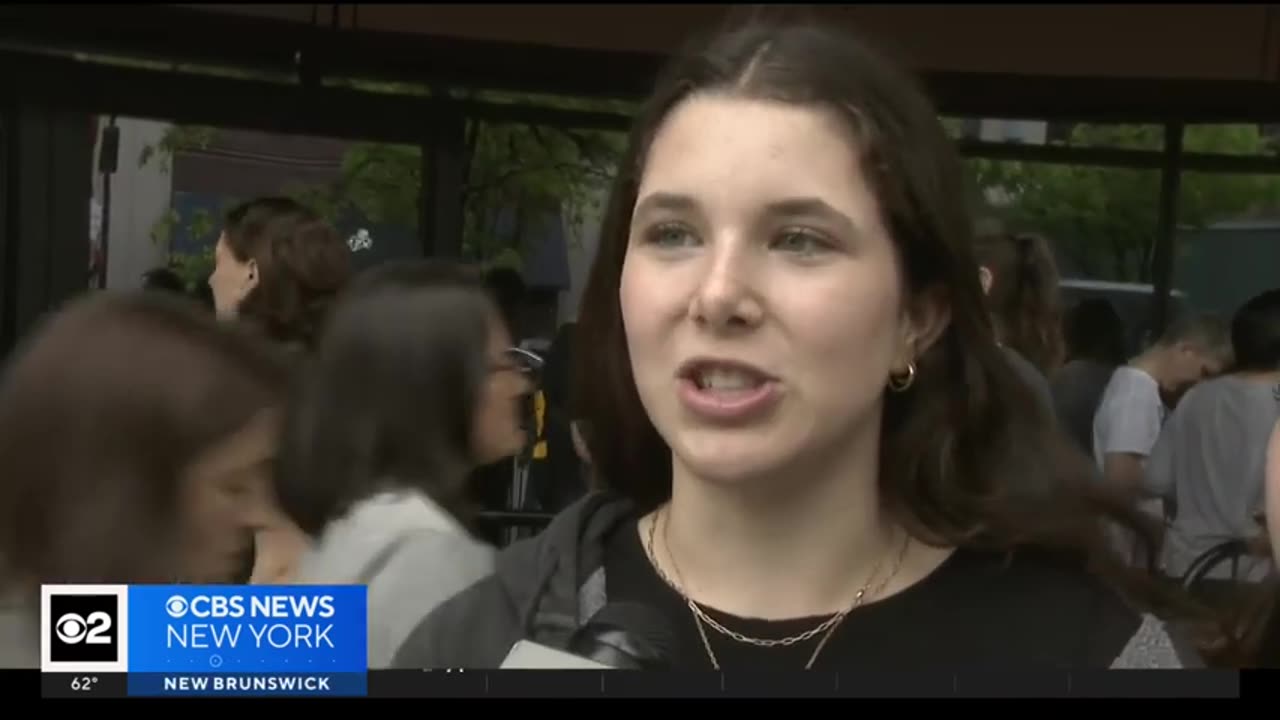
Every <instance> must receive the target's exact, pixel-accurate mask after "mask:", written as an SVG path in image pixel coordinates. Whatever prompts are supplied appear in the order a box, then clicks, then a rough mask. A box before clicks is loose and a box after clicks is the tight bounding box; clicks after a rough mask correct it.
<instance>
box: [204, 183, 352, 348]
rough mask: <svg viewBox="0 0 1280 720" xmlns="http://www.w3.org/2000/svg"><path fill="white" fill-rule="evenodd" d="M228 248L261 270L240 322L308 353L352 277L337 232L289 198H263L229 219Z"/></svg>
mask: <svg viewBox="0 0 1280 720" xmlns="http://www.w3.org/2000/svg"><path fill="white" fill-rule="evenodd" d="M223 237H224V238H225V239H226V244H227V248H228V249H229V250H231V254H232V255H234V256H235V258H236V259H237V260H239V261H240V262H247V261H249V260H253V261H254V262H256V263H257V266H258V284H257V286H255V287H254V288H253V290H251V291H250V292H249V294H248V295H247V296H246V297H245V299H244V301H243V302H242V303H241V304H240V308H239V316H240V318H242V319H244V320H246V321H248V322H249V323H251V324H253V325H256V326H258V327H259V328H260V329H261V330H262V331H263V332H265V333H266V334H267V335H268V336H269V337H271V338H272V339H273V340H276V341H278V342H282V343H287V344H293V345H300V346H304V347H310V346H311V345H312V344H313V343H314V341H315V339H316V337H317V336H318V335H319V332H320V327H321V325H322V324H323V322H324V319H325V317H326V316H327V313H328V310H329V307H330V305H331V304H332V302H333V301H334V299H335V297H336V296H337V294H338V293H339V292H340V291H341V290H342V288H343V287H344V286H345V285H346V284H347V281H348V280H349V279H350V277H351V252H350V249H349V248H348V247H347V244H346V243H345V242H343V240H342V238H341V236H339V235H338V231H337V230H335V229H334V228H333V226H332V225H330V224H329V223H327V222H325V221H324V220H323V219H321V218H320V217H319V216H317V215H316V214H315V213H314V212H312V211H311V210H309V209H307V208H306V207H304V206H302V205H301V204H299V203H298V202H297V201H295V200H292V199H290V198H285V197H264V198H258V199H256V200H251V201H249V202H246V203H243V204H241V205H239V206H237V207H235V208H233V209H232V210H231V211H230V212H229V213H227V218H226V224H225V226H224V230H223Z"/></svg>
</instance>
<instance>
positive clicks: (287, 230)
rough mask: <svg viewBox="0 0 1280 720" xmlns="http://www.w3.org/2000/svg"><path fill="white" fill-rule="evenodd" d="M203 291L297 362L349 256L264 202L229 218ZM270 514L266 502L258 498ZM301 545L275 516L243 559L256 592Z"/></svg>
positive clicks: (276, 578)
mask: <svg viewBox="0 0 1280 720" xmlns="http://www.w3.org/2000/svg"><path fill="white" fill-rule="evenodd" d="M214 261H215V266H214V270H213V274H212V275H210V276H209V283H208V284H209V289H210V290H211V291H212V294H213V304H214V308H215V310H216V312H217V314H218V316H219V317H221V318H224V319H227V320H235V321H237V322H240V323H242V324H244V325H246V326H248V327H250V328H252V329H254V330H255V331H257V332H258V333H260V334H262V335H264V336H265V337H267V338H268V339H270V340H271V341H272V342H275V343H277V344H279V345H280V346H281V347H282V348H285V349H287V350H289V351H291V352H292V353H294V354H295V355H300V353H303V352H305V351H307V350H309V349H310V348H311V347H312V346H313V345H314V343H315V342H316V339H317V338H318V336H319V334H320V331H321V328H322V326H323V324H324V322H325V320H326V317H327V315H328V312H329V308H330V306H331V305H332V304H333V302H334V300H335V298H336V297H337V295H338V293H339V292H341V290H342V289H343V288H344V287H345V286H346V284H347V282H348V280H349V279H350V277H351V252H350V250H349V249H348V248H347V245H346V243H345V242H343V240H342V237H341V236H340V235H338V232H337V231H336V230H335V229H334V228H333V226H331V225H330V224H328V223H327V222H325V221H324V220H322V219H321V218H320V217H319V216H317V215H316V214H315V213H314V212H312V211H311V210H309V209H307V208H306V207H304V206H302V205H301V204H299V203H298V202H297V201H295V200H292V199H290V198H285V197H263V198H257V199H255V200H250V201H249V202H246V203H242V204H240V205H238V206H236V207H235V208H233V209H232V210H231V211H230V212H229V213H227V218H226V223H225V226H224V228H223V231H222V236H221V237H219V238H218V245H217V247H216V248H215V250H214ZM259 502H261V503H263V507H264V508H267V509H270V508H271V507H272V505H271V503H270V498H269V497H266V496H264V497H261V498H259ZM306 547H307V541H306V537H305V536H304V535H303V533H302V532H300V531H299V530H298V528H296V527H294V526H293V525H291V524H290V523H289V522H287V521H286V520H285V519H284V518H283V516H280V515H279V514H278V513H277V514H276V516H275V521H274V522H270V523H267V525H266V526H265V527H264V528H263V529H262V530H261V531H260V532H259V533H258V537H257V539H256V542H255V543H254V547H253V548H252V549H251V551H250V552H249V553H248V554H247V556H246V561H245V564H246V570H245V572H246V574H247V578H242V579H247V580H248V581H249V582H251V583H254V584H271V583H282V582H287V581H288V580H289V576H290V573H291V572H292V571H293V566H294V564H295V563H296V562H297V559H298V556H299V555H300V554H301V553H302V552H304V551H305V550H306Z"/></svg>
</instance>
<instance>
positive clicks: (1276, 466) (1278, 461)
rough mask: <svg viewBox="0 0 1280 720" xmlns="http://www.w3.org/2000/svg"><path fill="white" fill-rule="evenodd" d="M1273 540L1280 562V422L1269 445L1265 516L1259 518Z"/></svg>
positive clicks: (1274, 558) (1276, 556) (1272, 551)
mask: <svg viewBox="0 0 1280 720" xmlns="http://www.w3.org/2000/svg"><path fill="white" fill-rule="evenodd" d="M1259 520H1260V522H1261V524H1262V526H1263V527H1265V528H1266V529H1267V532H1268V534H1269V537H1270V538H1271V557H1272V559H1273V560H1280V422H1277V423H1276V426H1275V428H1274V429H1273V430H1272V431H1271V438H1270V440H1269V441H1268V443H1267V485H1266V502H1265V504H1264V506H1263V516H1262V517H1261V518H1259Z"/></svg>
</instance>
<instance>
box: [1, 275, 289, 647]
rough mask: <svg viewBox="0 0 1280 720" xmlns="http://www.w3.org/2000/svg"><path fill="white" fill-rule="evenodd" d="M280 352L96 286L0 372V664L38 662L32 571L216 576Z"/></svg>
mask: <svg viewBox="0 0 1280 720" xmlns="http://www.w3.org/2000/svg"><path fill="white" fill-rule="evenodd" d="M286 384H287V381H286V375H285V370H284V366H283V365H282V364H281V363H279V362H278V358H275V357H274V356H273V355H271V354H270V353H268V352H267V351H266V350H265V349H264V348H262V347H260V346H258V344H257V343H256V342H255V341H253V340H252V339H250V338H248V337H245V336H243V335H241V334H237V333H235V332H232V331H230V330H229V329H227V328H223V327H219V326H218V325H217V324H216V323H215V322H214V320H213V319H212V317H206V316H205V314H204V313H202V311H201V310H200V308H198V307H197V306H195V305H194V304H192V303H188V302H185V301H183V300H180V299H177V298H169V297H165V296H162V295H158V294H156V293H150V292H144V293H141V294H137V295H122V296H117V295H113V294H95V295H94V296H92V297H91V298H89V299H85V300H80V301H77V302H75V303H73V304H71V305H70V306H68V307H67V308H66V309H64V310H62V311H61V312H59V313H58V314H57V315H55V316H54V317H53V318H52V319H51V320H50V321H49V323H48V324H47V325H46V326H44V327H43V328H41V329H40V330H38V331H36V332H35V334H34V335H33V337H32V338H31V339H30V340H29V341H28V343H27V345H26V347H25V348H22V349H21V350H20V351H19V352H18V354H17V355H16V356H15V357H14V358H13V359H12V360H11V364H10V366H9V367H8V368H7V373H6V374H5V377H4V384H3V385H2V386H0V667H36V666H38V665H39V661H40V638H39V633H38V625H39V613H40V605H39V596H40V585H41V584H42V583H172V582H194V583H223V582H233V581H235V579H236V578H235V575H236V573H237V571H238V570H239V564H240V558H241V557H242V555H243V552H244V550H245V548H246V546H247V545H248V544H249V543H250V542H251V540H252V533H253V532H254V531H255V530H256V529H257V528H258V527H260V526H261V524H262V522H263V519H262V518H261V516H260V514H259V511H260V510H261V508H260V506H258V505H256V504H255V503H253V502H252V501H251V498H252V497H254V494H255V493H254V491H255V488H256V487H258V486H260V485H264V484H266V483H268V482H269V481H270V478H269V470H270V467H271V460H272V458H273V457H274V455H275V449H276V437H277V427H276V425H277V420H276V418H277V417H278V412H277V411H278V410H279V409H280V406H281V405H282V404H283V402H284V397H283V396H284V394H285V393H284V388H285V386H286Z"/></svg>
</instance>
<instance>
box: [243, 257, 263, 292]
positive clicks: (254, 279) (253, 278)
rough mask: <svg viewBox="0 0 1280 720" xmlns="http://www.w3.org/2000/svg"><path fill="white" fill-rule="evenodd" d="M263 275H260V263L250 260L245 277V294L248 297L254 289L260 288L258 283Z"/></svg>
mask: <svg viewBox="0 0 1280 720" xmlns="http://www.w3.org/2000/svg"><path fill="white" fill-rule="evenodd" d="M260 278H261V275H260V274H259V273H258V261H257V260H252V259H250V260H249V262H248V268H247V271H246V272H245V275H244V294H245V295H246V296H247V295H248V294H249V293H250V292H252V291H253V289H254V288H256V287H258V281H259V280H260Z"/></svg>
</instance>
